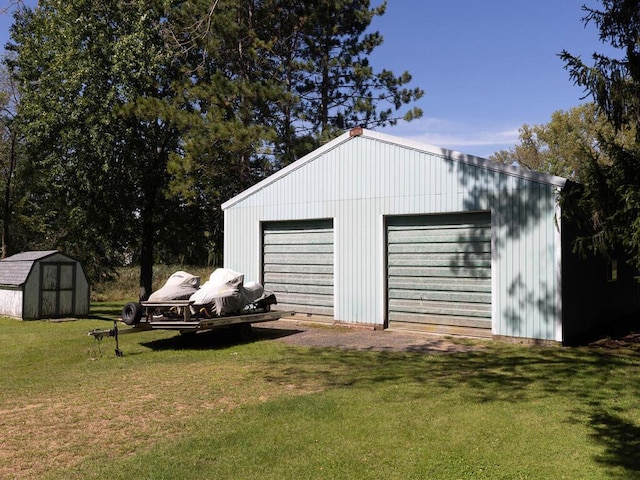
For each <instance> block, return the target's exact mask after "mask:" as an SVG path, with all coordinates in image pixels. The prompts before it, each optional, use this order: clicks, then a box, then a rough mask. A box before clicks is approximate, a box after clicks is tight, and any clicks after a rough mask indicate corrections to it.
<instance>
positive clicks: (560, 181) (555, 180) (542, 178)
mask: <svg viewBox="0 0 640 480" xmlns="http://www.w3.org/2000/svg"><path fill="white" fill-rule="evenodd" d="M355 138H361V139H362V138H364V139H368V140H373V141H378V142H382V143H387V144H392V145H396V146H399V147H402V148H407V149H410V150H417V151H419V152H424V153H428V154H432V155H437V156H440V157H443V158H446V159H450V160H454V161H457V162H461V163H466V164H470V165H475V166H477V167H481V168H486V169H487V170H493V171H496V172H500V173H505V174H507V175H510V176H514V177H519V178H524V179H528V180H531V181H533V182H537V183H542V184H546V185H554V186H556V187H559V188H564V186H565V184H566V183H567V179H566V178H562V177H556V176H554V175H548V174H545V173H540V172H535V171H533V170H528V169H526V168H520V167H516V166H513V165H505V164H503V163H498V162H494V161H492V160H488V159H486V158H481V157H476V156H473V155H467V154H465V153H460V152H456V151H454V150H449V149H445V148H440V147H435V146H433V145H429V144H426V143H421V142H416V141H414V140H408V139H404V138H400V137H396V136H393V135H387V134H384V133H379V132H374V131H372V130H367V129H364V128H359V127H358V128H354V129H352V130H351V131H348V132H345V133H343V134H342V135H340V136H339V137H337V138H335V139H334V140H332V141H330V142H328V143H326V144H325V145H323V146H322V147H320V148H318V149H316V150H314V151H313V152H311V153H309V154H307V155H305V156H304V157H302V158H300V159H299V160H296V161H295V162H293V163H292V164H290V165H288V166H287V167H285V168H283V169H282V170H280V171H278V172H277V173H275V174H273V175H271V176H269V177H267V178H265V179H264V180H262V181H261V182H259V183H257V184H255V185H254V186H253V187H251V188H248V189H247V190H245V191H244V192H241V193H239V194H238V195H236V196H235V197H233V198H231V199H229V200H227V201H226V202H225V203H223V204H222V209H223V210H225V209H227V208H230V207H232V206H234V205H235V204H237V203H239V202H241V201H242V200H244V199H245V198H247V197H249V196H251V195H253V194H254V193H256V192H258V191H260V190H262V189H263V188H265V187H267V186H269V185H271V184H272V183H274V182H276V181H277V180H278V179H280V178H282V177H284V176H286V175H288V174H290V173H291V172H293V171H295V170H297V169H298V168H301V167H303V166H304V165H306V164H307V163H310V162H313V161H314V160H316V159H317V158H319V157H321V156H322V155H323V154H324V153H326V152H328V151H330V150H332V149H334V148H337V147H339V146H340V145H341V144H343V143H345V142H348V141H352V140H353V139H355Z"/></svg>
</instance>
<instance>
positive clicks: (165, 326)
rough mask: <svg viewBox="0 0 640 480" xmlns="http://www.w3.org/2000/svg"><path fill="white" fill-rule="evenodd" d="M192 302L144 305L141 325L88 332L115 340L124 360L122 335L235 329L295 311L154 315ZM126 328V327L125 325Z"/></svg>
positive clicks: (116, 324) (275, 318)
mask: <svg viewBox="0 0 640 480" xmlns="http://www.w3.org/2000/svg"><path fill="white" fill-rule="evenodd" d="M189 304H190V303H189V301H173V302H143V303H142V306H143V307H145V310H146V313H145V315H144V318H143V319H141V320H140V322H138V323H136V324H135V325H133V326H129V328H124V329H122V328H119V327H118V324H119V323H124V322H123V321H122V319H117V320H114V321H113V328H108V329H94V330H91V331H89V332H88V333H87V335H88V336H92V337H94V338H95V339H96V340H102V339H103V338H105V337H113V338H114V339H115V342H116V348H115V354H116V356H117V357H122V356H123V355H124V353H123V352H122V350H120V345H119V336H120V335H128V334H132V333H140V332H147V331H149V330H174V331H179V332H180V333H204V332H209V331H212V330H215V329H218V328H223V327H233V326H237V325H248V326H249V328H250V327H251V324H252V323H262V322H272V321H274V320H279V319H280V318H283V317H290V316H293V315H295V312H293V311H277V310H276V311H270V310H269V309H263V310H261V311H257V310H256V311H251V312H243V313H240V314H236V315H225V316H220V317H212V318H199V317H195V318H194V317H191V316H190V313H189V312H190V310H189V308H184V309H183V312H184V314H183V319H182V320H178V319H173V318H167V317H165V316H154V315H153V312H154V311H155V309H156V308H157V307H161V308H162V307H173V306H176V307H177V306H181V307H185V306H186V307H188V306H189ZM125 325H126V324H125Z"/></svg>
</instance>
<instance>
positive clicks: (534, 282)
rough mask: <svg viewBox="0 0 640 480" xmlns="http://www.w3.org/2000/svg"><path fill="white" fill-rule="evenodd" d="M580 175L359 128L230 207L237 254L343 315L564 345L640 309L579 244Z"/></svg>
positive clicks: (289, 297)
mask: <svg viewBox="0 0 640 480" xmlns="http://www.w3.org/2000/svg"><path fill="white" fill-rule="evenodd" d="M570 186H571V184H570V182H568V181H567V180H566V179H564V178H559V177H555V176H551V175H545V174H541V173H537V172H533V171H530V170H526V169H521V168H517V167H515V166H509V165H504V164H499V163H495V162H492V161H490V160H486V159H483V158H478V157H474V156H471V155H465V154H462V153H458V152H453V151H450V150H446V149H442V148H438V147H434V146H431V145H425V144H423V143H419V142H415V141H411V140H406V139H402V138H398V137H393V136H390V135H385V134H381V133H377V132H372V131H368V130H364V129H361V128H356V129H353V130H352V131H350V132H346V133H345V134H343V135H341V136H340V137H338V138H336V139H334V140H333V141H331V142H329V143H327V144H325V145H323V146H322V147H320V148H318V149H317V150H315V151H313V152H311V153H309V154H308V155H306V156H305V157H303V158H301V159H299V160H297V161H296V162H294V163H292V164H291V165H289V166H287V167H285V168H284V169H282V170H280V171H279V172H277V173H275V174H274V175H272V176H270V177H268V178H266V179H264V180H263V181H261V182H259V183H258V184H256V185H254V186H253V187H251V188H249V189H248V190H245V191H244V192H242V193H240V194H239V195H237V196H235V197H234V198H232V199H230V200H228V201H227V202H225V203H224V204H223V205H222V208H223V210H224V265H225V267H227V268H231V269H234V270H236V271H240V272H244V273H245V275H246V276H247V279H249V280H253V279H255V280H261V279H262V280H263V281H264V283H265V284H266V287H267V288H271V289H273V290H275V291H276V296H277V297H278V301H279V303H280V306H281V307H284V308H292V309H294V310H297V311H299V312H304V313H314V314H318V313H322V314H325V315H329V318H332V320H333V321H335V322H338V323H341V324H346V325H357V326H361V327H369V328H376V329H383V328H386V327H397V326H403V327H409V328H415V329H419V330H428V331H432V332H438V333H447V334H463V335H476V336H488V335H491V336H492V337H516V338H527V339H535V340H545V341H546V340H549V341H555V342H560V341H564V340H565V339H566V338H569V337H570V336H575V335H577V334H579V333H580V332H583V331H586V330H588V329H590V328H594V327H596V326H598V324H601V323H602V322H603V321H607V319H609V318H610V317H611V316H612V315H622V314H625V313H631V312H633V311H637V310H638V309H640V292H639V285H638V283H637V282H635V280H634V274H635V272H634V271H633V269H627V270H624V271H623V270H622V269H620V268H619V271H618V277H617V278H618V280H617V281H616V282H613V283H612V282H608V281H607V279H608V278H609V279H610V277H611V276H607V275H606V264H605V265H602V264H599V263H597V262H595V261H585V260H584V259H581V258H579V257H578V256H576V255H575V254H574V253H573V251H572V248H573V244H572V239H574V238H575V236H576V230H575V228H573V226H572V223H571V222H570V221H568V220H567V219H565V218H564V217H563V215H562V210H561V205H560V203H559V202H558V198H559V195H560V193H561V192H562V191H563V190H564V189H566V188H569V187H570ZM323 222H324V226H322V225H323ZM318 225H320V228H319V229H318ZM590 297H591V298H593V297H597V298H598V301H597V302H591V303H589V302H585V301H584V299H585V298H590Z"/></svg>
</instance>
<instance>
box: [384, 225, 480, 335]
mask: <svg viewBox="0 0 640 480" xmlns="http://www.w3.org/2000/svg"><path fill="white" fill-rule="evenodd" d="M387 248H388V250H387V252H388V255H387V258H388V260H387V274H388V277H387V282H388V299H387V305H388V319H389V324H390V326H400V325H401V324H406V325H405V326H409V327H410V326H411V325H413V326H415V327H418V328H420V329H426V330H430V331H436V332H441V333H452V334H474V335H479V336H490V335H491V214H490V213H489V212H481V213H458V214H447V215H424V216H403V217H389V218H388V220H387Z"/></svg>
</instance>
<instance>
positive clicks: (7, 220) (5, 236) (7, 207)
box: [0, 132, 17, 259]
mask: <svg viewBox="0 0 640 480" xmlns="http://www.w3.org/2000/svg"><path fill="white" fill-rule="evenodd" d="M10 135H11V146H10V151H9V172H8V174H7V183H6V185H5V188H4V205H3V210H2V211H3V216H2V239H1V241H2V251H1V252H0V259H2V258H6V257H7V243H8V242H9V235H10V234H9V232H10V228H11V180H12V179H13V174H14V171H15V169H16V161H17V160H16V140H17V138H16V137H17V136H16V134H15V133H13V132H10Z"/></svg>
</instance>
